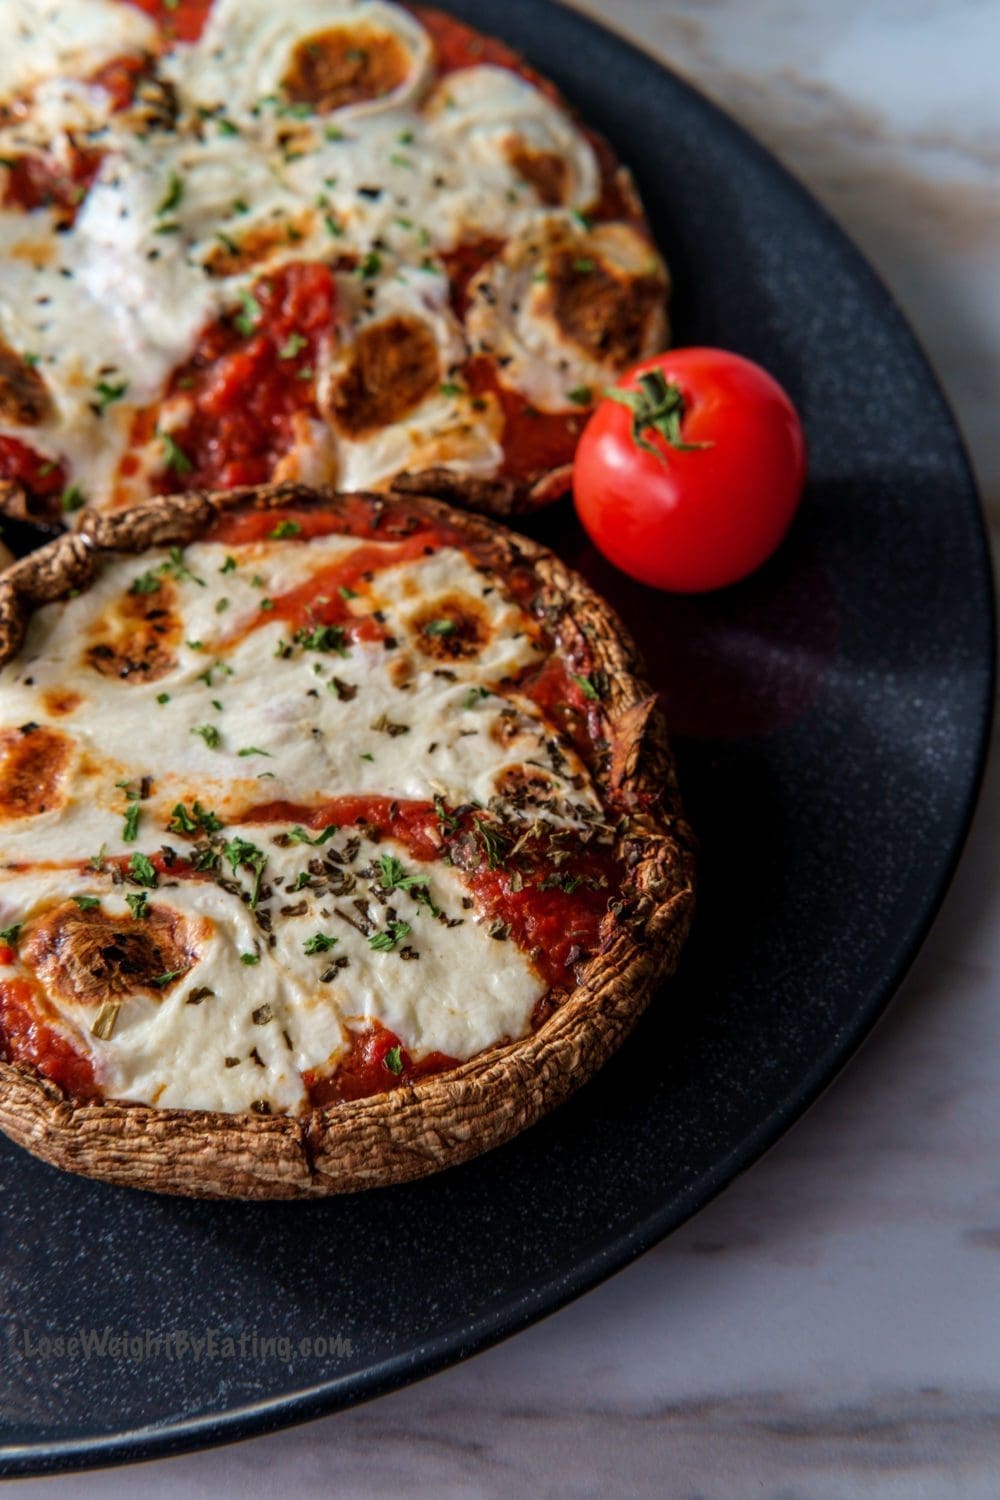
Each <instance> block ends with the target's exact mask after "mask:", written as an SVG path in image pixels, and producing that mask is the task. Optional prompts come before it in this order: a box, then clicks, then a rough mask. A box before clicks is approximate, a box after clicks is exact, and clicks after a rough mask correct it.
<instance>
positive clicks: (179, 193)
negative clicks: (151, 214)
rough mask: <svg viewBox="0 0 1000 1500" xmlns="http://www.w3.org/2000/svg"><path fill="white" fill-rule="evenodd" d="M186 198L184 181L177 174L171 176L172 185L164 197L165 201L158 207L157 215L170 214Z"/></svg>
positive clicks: (172, 173) (173, 173)
mask: <svg viewBox="0 0 1000 1500" xmlns="http://www.w3.org/2000/svg"><path fill="white" fill-rule="evenodd" d="M183 197H184V180H183V178H181V177H178V175H177V173H176V172H171V174H170V184H169V186H168V188H167V191H166V194H165V195H164V198H163V201H162V202H161V203H160V204H159V206H158V207H157V210H156V212H157V215H160V214H168V213H170V212H171V211H172V210H173V209H175V208H176V207H177V205H178V204H179V203H180V201H181V199H182V198H183Z"/></svg>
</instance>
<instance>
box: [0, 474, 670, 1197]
mask: <svg viewBox="0 0 1000 1500" xmlns="http://www.w3.org/2000/svg"><path fill="white" fill-rule="evenodd" d="M0 659H2V663H3V665H2V667H0V928H2V931H0V1128H2V1129H3V1130H4V1131H6V1133H7V1134H8V1135H10V1136H12V1137H13V1138H14V1139H15V1140H16V1141H19V1142H20V1143H21V1144H22V1145H24V1146H26V1147H27V1148H28V1149H29V1150H31V1151H33V1152H35V1153H36V1154H38V1155H39V1156H42V1157H44V1158H45V1159H46V1160H48V1161H50V1162H54V1163H56V1164H57V1165H59V1166H61V1167H64V1168H68V1169H70V1170H74V1171H79V1172H84V1173H87V1174H90V1175H92V1176H96V1177H100V1178H103V1179H106V1180H109V1181H114V1182H120V1183H130V1184H133V1185H138V1186H144V1187H149V1188H154V1189H159V1190H162V1191H167V1192H175V1193H187V1194H194V1195H205V1196H239V1197H308V1196H311V1195H317V1194H324V1193H333V1192H339V1191H345V1190H353V1189H357V1188H362V1187H367V1186H370V1185H376V1184H382V1183H388V1182H394V1181H401V1180H404V1179H408V1178H413V1177H417V1176H420V1175H422V1174H424V1173H427V1172H430V1171H433V1170H436V1169H437V1168H440V1167H444V1166H447V1165H448V1164H450V1163H453V1162H458V1161H461V1160H463V1159H465V1158H467V1157H470V1156H473V1155H474V1154H476V1153H477V1152H480V1151H482V1150H485V1149H487V1148H489V1147H491V1146H494V1145H497V1144H499V1143H500V1142H502V1141H504V1140H506V1139H508V1138H509V1137H510V1136H512V1135H513V1134H514V1133H516V1132H517V1131H519V1130H520V1129H522V1128H523V1127H524V1126H526V1125H528V1124H530V1123H531V1122H532V1121H534V1120H535V1119H537V1118H538V1117H539V1116H540V1115H542V1114H543V1113H544V1112H545V1111H547V1110H549V1109H551V1108H552V1107H553V1106H555V1105H556V1104H558V1103H559V1102H560V1101H561V1100H562V1099H564V1098H565V1097H566V1096H567V1095H568V1094H569V1093H570V1091H571V1090H572V1089H574V1088H575V1087H577V1086H578V1085H579V1084H581V1083H582V1082H583V1081H585V1080H586V1079H587V1078H588V1077H589V1076H590V1075H591V1074H592V1073H593V1072H594V1070H595V1069H596V1068H597V1067H598V1066H599V1065H600V1064H601V1063H602V1061H603V1060H604V1059H605V1058H606V1057H607V1056H608V1055H609V1053H610V1052H611V1051H612V1050H613V1049H614V1048H615V1047H616V1046H617V1045H618V1043H619V1042H620V1041H621V1040H622V1038H623V1037H624V1036H625V1035H626V1033H627V1032H628V1030H629V1028H630V1027H631V1026H632V1024H633V1022H634V1021H635V1019H636V1017H637V1016H638V1015H639V1013H640V1012H641V1010H642V1008H643V1007H644V1006H645V1004H646V1002H647V1000H648V999H649V996H650V993H651V990H652V987H653V985H654V984H655V982H656V981H657V980H658V979H659V978H660V977H662V976H663V975H665V974H666V973H667V972H668V971H669V970H670V969H671V967H672V966H673V964H674V962H675V960H676V957H677V954H678V950H679V948H680V946H681V943H682V942H683V939H684V936H685V933H686V930H687V926H688V922H689V918H690V913H691V904H692V874H691V854H690V842H689V836H688V832H687V829H686V826H685V824H684V822H683V819H682V816H681V813H680V810H679V807H678V802H677V795H676V789H675V782H674V778H673V774H672V770H671V764H670V759H669V754H668V750H667V746H666V741H665V738H664V734H663V728H662V724H661V721H660V717H659V714H658V711H657V709H656V706H655V700H654V699H653V698H652V697H651V696H650V694H649V692H648V690H647V688H646V687H645V686H644V684H643V682H642V681H641V679H640V677H639V676H638V675H637V671H638V669H637V665H636V661H635V656H634V651H633V647H632V645H631V643H630V642H629V640H628V639H627V637H626V636H625V635H624V633H623V631H622V628H621V626H620V624H619V623H618V621H617V619H616V618H615V616H614V615H613V614H612V613H611V611H610V610H609V609H608V607H607V606H606V605H605V604H604V603H603V602H601V601H600V600H599V599H598V598H597V597H596V596H595V595H594V594H593V593H592V592H591V591H590V589H589V588H588V587H587V585H586V584H585V583H584V582H583V581H582V580H581V579H580V578H579V577H577V576H576V575H575V574H573V573H571V572H570V571H568V570H567V569H566V568H565V567H564V566H563V565H562V564H561V563H560V562H559V561H558V560H557V559H556V558H555V557H554V556H552V555H551V554H550V553H548V552H546V551H545V550H543V549H542V548H540V547H539V546H537V545H536V544H534V543H533V542H529V541H527V540H525V539H524V538H521V537H518V536H516V535H514V534H513V533H511V532H508V531H506V530H504V529H503V528H502V527H500V526H499V525H498V524H497V523H496V522H494V521H492V520H488V519H485V518H482V517H479V516H474V515H471V514H470V513H468V512H459V511H457V510H454V509H452V508H450V507H448V506H445V505H443V504H441V503H439V502H437V501H435V500H432V499H427V498H422V497H412V498H411V497H403V496H383V495H372V494H367V495H346V496H344V495H338V494H336V493H334V492H332V491H324V492H314V491H310V490H307V489H305V488H304V487H301V486H295V485H286V486H272V487H263V488H260V489H256V490H254V489H249V490H246V489H244V490H234V491H230V492H227V493H225V494H221V493H214V494H212V493H207V492H192V493H190V494H187V495H183V496H173V497H167V498H162V499H157V500H152V501H149V502H146V504H144V505H143V506H140V507H137V508H135V509H132V510H129V511H125V512H122V513H121V514H120V515H117V516H98V515H96V514H92V513H91V514H88V515H87V516H86V518H85V520H84V522H83V525H82V527H81V528H80V530H79V531H78V532H76V533H67V534H65V535H63V536H62V537H60V538H58V539H57V540H56V541H54V542H52V543H50V544H49V545H48V546H47V547H45V548H42V549H41V550H39V551H37V552H35V553H33V554H31V555H30V556H29V557H27V558H25V559H23V560H21V561H20V562H18V563H15V564H14V565H13V566H12V567H10V568H9V569H8V570H7V571H6V572H5V573H4V574H2V575H0Z"/></svg>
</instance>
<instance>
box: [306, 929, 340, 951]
mask: <svg viewBox="0 0 1000 1500" xmlns="http://www.w3.org/2000/svg"><path fill="white" fill-rule="evenodd" d="M337 942H338V939H337V938H335V937H327V935H326V933H325V932H314V933H313V935H312V937H311V938H306V940H305V942H304V943H303V944H302V952H303V953H329V951H330V949H331V948H334V947H336V945H337Z"/></svg>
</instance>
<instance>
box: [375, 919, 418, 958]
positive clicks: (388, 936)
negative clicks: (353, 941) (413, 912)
mask: <svg viewBox="0 0 1000 1500" xmlns="http://www.w3.org/2000/svg"><path fill="white" fill-rule="evenodd" d="M410 931H411V928H410V924H409V922H389V923H388V925H387V926H386V929H385V931H384V932H376V933H373V934H372V936H371V937H370V938H369V939H368V946H369V948H371V949H373V950H374V952H376V953H391V952H392V950H393V948H395V946H396V944H397V943H400V942H402V940H403V938H405V937H409V935H410Z"/></svg>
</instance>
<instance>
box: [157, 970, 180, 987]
mask: <svg viewBox="0 0 1000 1500" xmlns="http://www.w3.org/2000/svg"><path fill="white" fill-rule="evenodd" d="M186 973H187V969H168V970H167V971H166V973H165V974H157V976H156V978H155V979H153V980H151V983H152V984H155V985H156V988H157V989H158V990H164V989H166V987H167V985H168V984H171V983H172V982H173V980H175V979H180V977H181V975H182V974H186Z"/></svg>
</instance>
